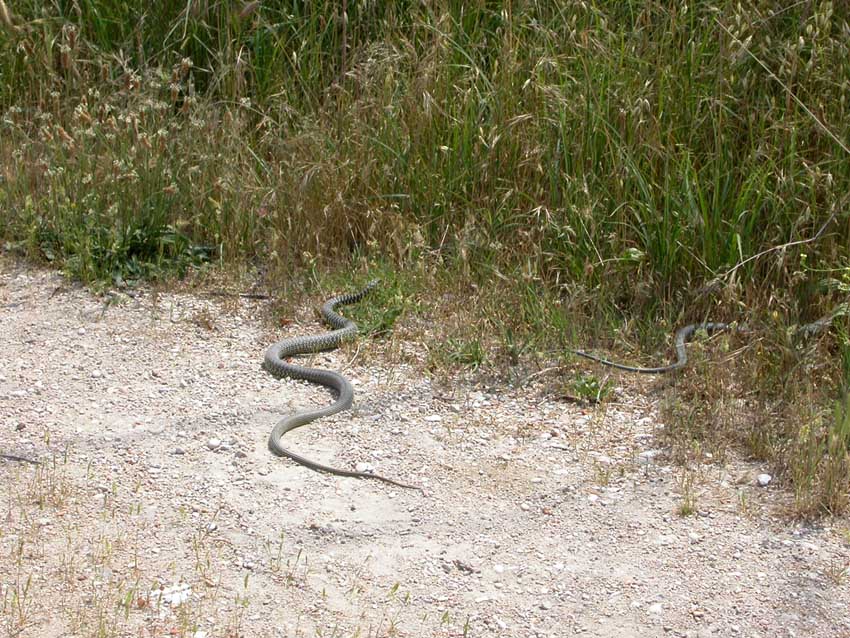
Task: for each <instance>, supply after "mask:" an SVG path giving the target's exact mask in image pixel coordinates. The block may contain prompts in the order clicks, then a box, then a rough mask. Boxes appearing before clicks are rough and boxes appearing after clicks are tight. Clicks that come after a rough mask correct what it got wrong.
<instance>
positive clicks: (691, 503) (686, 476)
mask: <svg viewBox="0 0 850 638" xmlns="http://www.w3.org/2000/svg"><path fill="white" fill-rule="evenodd" d="M695 481H696V477H695V475H694V472H693V471H691V470H687V469H686V470H684V471H683V472H682V474H681V478H680V480H679V489H680V490H681V493H682V501H681V502H680V503H679V507H678V510H677V511H678V514H679V516H693V515H694V514H696V513H697V496H696V492H695V491H694V483H695Z"/></svg>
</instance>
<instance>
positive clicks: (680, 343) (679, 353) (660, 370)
mask: <svg viewBox="0 0 850 638" xmlns="http://www.w3.org/2000/svg"><path fill="white" fill-rule="evenodd" d="M731 327H732V324H729V323H717V322H713V321H708V322H705V323H692V324H689V325H687V326H684V327H683V328H679V330H677V331H676V340H675V344H676V361H675V362H674V363H671V364H670V365H666V366H660V367H657V368H639V367H634V366H627V365H623V364H622V363H617V362H615V361H608V360H607V359H603V358H602V357H597V356H596V355H593V354H590V353H588V352H584V351H583V350H573V351H572V352H573V354H577V355H578V356H580V357H584V358H585V359H590V360H591V361H596V362H597V363H601V364H602V365H606V366H608V367H611V368H617V369H618V370H626V371H627V372H638V373H641V374H664V373H667V372H673V371H674V370H681V369H682V368H684V367H685V366H686V365H688V352H687V350H686V349H685V344H686V343H688V341H690V340H691V338H692V337H693V336H694V333H696V332H697V331H699V330H704V331H705V332H706V333H708V334H709V335H712V334H715V333H718V332H725V331H726V330H729V329H730V328H731Z"/></svg>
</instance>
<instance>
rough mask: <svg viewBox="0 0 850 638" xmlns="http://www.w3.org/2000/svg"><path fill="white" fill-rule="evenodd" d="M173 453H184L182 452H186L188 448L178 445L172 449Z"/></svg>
mask: <svg viewBox="0 0 850 638" xmlns="http://www.w3.org/2000/svg"><path fill="white" fill-rule="evenodd" d="M171 453H172V454H179V455H182V454H186V450H184V449H183V448H182V447H176V448H174V449H173V450H172V451H171Z"/></svg>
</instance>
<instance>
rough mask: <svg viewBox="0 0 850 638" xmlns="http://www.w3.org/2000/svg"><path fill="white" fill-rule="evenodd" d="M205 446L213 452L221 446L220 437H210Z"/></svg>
mask: <svg viewBox="0 0 850 638" xmlns="http://www.w3.org/2000/svg"><path fill="white" fill-rule="evenodd" d="M207 447H208V448H209V449H210V450H212V451H213V452H215V451H216V450H217V449H218V448H220V447H221V439H215V438H213V439H210V440H209V441H207Z"/></svg>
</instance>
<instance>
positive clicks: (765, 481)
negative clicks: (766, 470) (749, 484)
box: [756, 474, 773, 487]
mask: <svg viewBox="0 0 850 638" xmlns="http://www.w3.org/2000/svg"><path fill="white" fill-rule="evenodd" d="M772 480H773V477H772V476H771V475H770V474H759V475H758V476H757V477H756V482H757V483H758V484H759V487H767V486H768V485H770V482H771V481H772Z"/></svg>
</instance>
